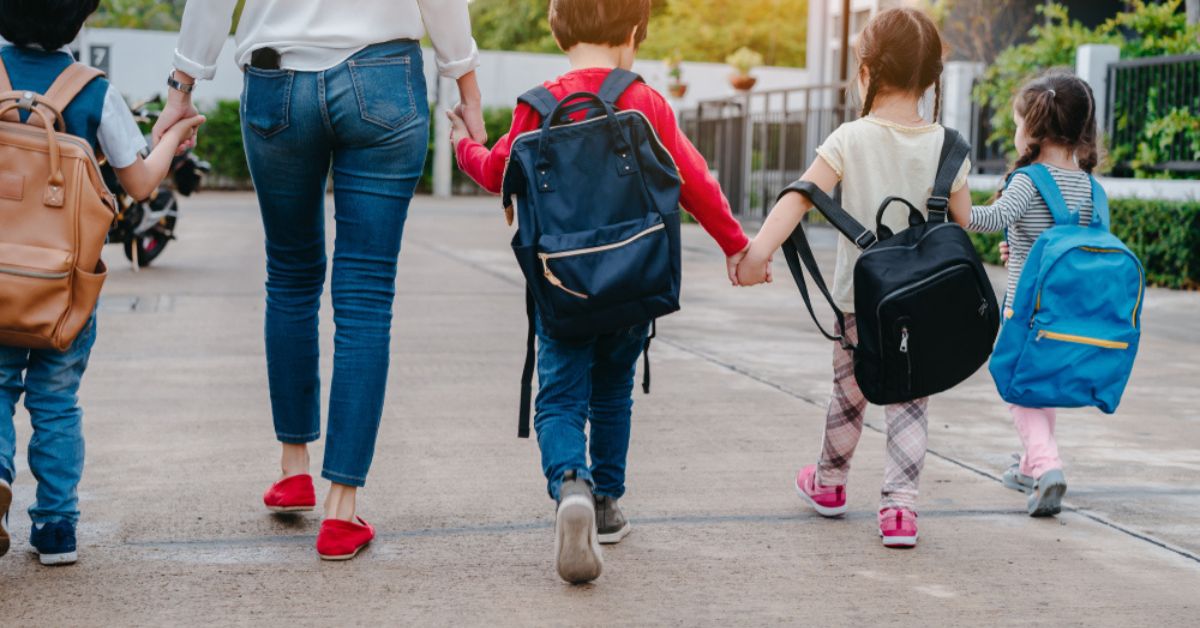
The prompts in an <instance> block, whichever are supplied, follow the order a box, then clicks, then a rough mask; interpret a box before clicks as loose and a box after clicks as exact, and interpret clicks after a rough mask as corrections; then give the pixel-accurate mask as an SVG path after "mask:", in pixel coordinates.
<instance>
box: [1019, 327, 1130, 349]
mask: <svg viewBox="0 0 1200 628" xmlns="http://www.w3.org/2000/svg"><path fill="white" fill-rule="evenodd" d="M1042 338H1049V339H1050V340H1058V341H1060V342H1073V343H1075V344H1081V345H1091V346H1093V347H1101V348H1104V349H1128V348H1129V343H1128V342H1117V341H1115V340H1103V339H1101V338H1089V337H1087V336H1076V335H1075V334H1061V333H1059V332H1056V331H1047V330H1045V329H1040V330H1038V333H1037V339H1038V340H1041V339H1042Z"/></svg>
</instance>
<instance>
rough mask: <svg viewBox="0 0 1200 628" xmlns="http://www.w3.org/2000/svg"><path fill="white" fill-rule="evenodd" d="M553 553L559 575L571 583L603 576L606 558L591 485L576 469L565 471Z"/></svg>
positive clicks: (556, 518) (559, 500)
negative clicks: (597, 529)
mask: <svg viewBox="0 0 1200 628" xmlns="http://www.w3.org/2000/svg"><path fill="white" fill-rule="evenodd" d="M554 555H555V557H556V558H555V560H556V567H557V568H558V575H559V576H561V577H562V579H563V580H566V581H567V582H570V583H572V584H581V583H584V582H591V581H592V580H595V579H596V578H598V577H599V576H600V570H601V569H603V568H604V559H603V558H601V556H600V543H599V540H598V539H597V534H596V501H595V498H594V497H593V496H592V487H591V486H588V483H587V482H585V481H583V480H580V479H577V478H576V477H575V472H574V471H568V472H567V473H566V474H564V475H563V483H562V488H561V489H559V498H558V514H557V515H556V516H555V520H554Z"/></svg>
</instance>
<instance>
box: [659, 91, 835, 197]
mask: <svg viewBox="0 0 1200 628" xmlns="http://www.w3.org/2000/svg"><path fill="white" fill-rule="evenodd" d="M845 87H846V86H845V84H836V85H820V86H814V87H804V88H796V89H785V90H772V91H762V92H752V93H749V94H743V95H739V96H735V97H733V98H729V99H723V100H714V101H707V102H702V103H700V104H699V106H698V107H697V108H695V109H692V110H689V111H685V112H683V114H682V120H681V121H682V125H683V130H684V132H685V133H686V134H687V135H688V137H690V138H691V139H692V141H693V142H695V144H696V147H697V148H698V149H699V150H700V153H701V154H702V155H704V158H705V159H707V160H708V163H709V167H710V168H712V169H713V170H714V171H715V173H716V175H717V179H718V181H720V183H721V187H722V188H724V190H725V194H726V196H728V198H729V202H730V204H731V205H732V207H733V211H734V213H736V214H738V215H739V216H744V217H762V216H765V215H766V213H767V211H768V210H769V209H770V208H771V205H772V204H773V203H774V200H775V194H776V193H777V192H778V191H779V190H780V189H782V188H783V187H784V186H786V185H787V184H788V183H791V182H792V181H794V180H796V179H798V178H800V175H801V174H803V172H804V170H805V169H806V168H807V167H808V164H809V162H810V161H811V160H812V158H813V155H815V154H816V152H815V151H816V148H817V146H819V145H820V143H821V141H822V140H824V139H825V137H827V136H828V135H829V134H830V133H832V132H833V130H834V129H836V128H837V127H838V125H840V124H841V123H842V122H845V121H846V120H851V119H853V118H854V115H855V108H856V106H857V105H856V104H855V103H854V102H853V99H852V98H851V97H849V96H847V97H846V100H845V101H844V103H843V101H841V98H842V94H844V93H846V90H845Z"/></svg>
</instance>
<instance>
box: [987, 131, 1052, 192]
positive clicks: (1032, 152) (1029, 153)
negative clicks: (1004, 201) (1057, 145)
mask: <svg viewBox="0 0 1200 628" xmlns="http://www.w3.org/2000/svg"><path fill="white" fill-rule="evenodd" d="M1041 154H1042V145H1041V144H1030V145H1029V147H1028V148H1026V149H1025V154H1024V155H1021V157H1020V158H1018V159H1017V163H1016V164H1014V165H1013V167H1012V169H1011V170H1009V171H1008V172H1007V173H1005V175H1004V180H1002V181H1001V182H1000V187H999V189H997V190H996V195H995V196H993V197H992V200H990V201H988V203H989V204H990V203H995V202H996V201H998V200H1000V197H1001V196H1003V195H1004V187H1005V186H1006V185H1007V184H1008V180H1009V178H1011V177H1012V174H1013V173H1014V172H1016V171H1017V170H1018V169H1020V168H1024V167H1025V166H1028V165H1029V164H1032V163H1033V162H1035V161H1037V158H1038V155H1041Z"/></svg>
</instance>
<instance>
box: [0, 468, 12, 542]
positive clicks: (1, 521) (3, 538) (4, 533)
mask: <svg viewBox="0 0 1200 628" xmlns="http://www.w3.org/2000/svg"><path fill="white" fill-rule="evenodd" d="M11 505H12V487H11V486H9V484H8V482H5V481H4V480H0V556H3V555H5V554H7V553H8V544H9V537H8V507H9V506H11Z"/></svg>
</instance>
